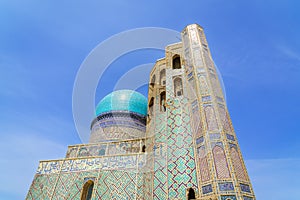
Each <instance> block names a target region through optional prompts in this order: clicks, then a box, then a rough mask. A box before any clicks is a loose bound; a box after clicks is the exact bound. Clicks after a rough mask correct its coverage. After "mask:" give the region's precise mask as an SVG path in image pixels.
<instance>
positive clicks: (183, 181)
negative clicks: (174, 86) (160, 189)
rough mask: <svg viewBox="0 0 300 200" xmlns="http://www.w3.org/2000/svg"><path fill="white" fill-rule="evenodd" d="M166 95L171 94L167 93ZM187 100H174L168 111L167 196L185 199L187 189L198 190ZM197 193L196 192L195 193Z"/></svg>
mask: <svg viewBox="0 0 300 200" xmlns="http://www.w3.org/2000/svg"><path fill="white" fill-rule="evenodd" d="M167 94H171V95H172V92H169V93H167ZM187 102H188V100H187V99H185V98H174V101H173V104H172V105H170V107H169V109H168V110H167V111H168V132H170V133H171V137H169V138H168V158H169V159H168V182H169V184H168V185H169V188H168V195H169V198H181V199H183V198H185V195H186V194H185V191H186V189H187V188H191V187H192V188H193V189H194V190H196V192H197V190H198V184H197V176H196V165H195V155H194V150H193V148H192V147H191V145H192V144H193V137H192V130H191V123H190V120H191V119H190V115H189V109H188V106H187ZM197 193H198V192H197Z"/></svg>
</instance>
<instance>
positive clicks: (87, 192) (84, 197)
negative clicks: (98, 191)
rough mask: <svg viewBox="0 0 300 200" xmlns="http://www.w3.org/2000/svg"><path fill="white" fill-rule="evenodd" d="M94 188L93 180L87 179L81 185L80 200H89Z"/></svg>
mask: <svg viewBox="0 0 300 200" xmlns="http://www.w3.org/2000/svg"><path fill="white" fill-rule="evenodd" d="M93 189H94V181H92V180H88V181H87V182H85V184H84V185H83V187H82V191H81V197H80V200H91V199H92V195H93Z"/></svg>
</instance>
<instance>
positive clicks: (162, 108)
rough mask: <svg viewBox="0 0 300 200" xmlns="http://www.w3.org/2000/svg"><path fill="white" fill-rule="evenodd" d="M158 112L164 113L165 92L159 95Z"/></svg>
mask: <svg viewBox="0 0 300 200" xmlns="http://www.w3.org/2000/svg"><path fill="white" fill-rule="evenodd" d="M160 111H162V112H165V111H166V92H162V93H160Z"/></svg>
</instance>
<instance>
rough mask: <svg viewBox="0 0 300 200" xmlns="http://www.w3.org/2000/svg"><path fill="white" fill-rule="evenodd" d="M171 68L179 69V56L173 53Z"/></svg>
mask: <svg viewBox="0 0 300 200" xmlns="http://www.w3.org/2000/svg"><path fill="white" fill-rule="evenodd" d="M172 66H173V69H181V62H180V56H179V55H175V56H174V57H173V62H172Z"/></svg>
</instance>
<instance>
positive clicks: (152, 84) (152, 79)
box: [150, 74, 156, 87]
mask: <svg viewBox="0 0 300 200" xmlns="http://www.w3.org/2000/svg"><path fill="white" fill-rule="evenodd" d="M155 81H156V76H155V74H154V75H153V76H152V78H151V82H150V86H152V87H153V86H154V85H155Z"/></svg>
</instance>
